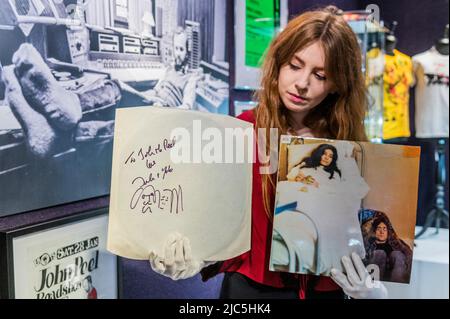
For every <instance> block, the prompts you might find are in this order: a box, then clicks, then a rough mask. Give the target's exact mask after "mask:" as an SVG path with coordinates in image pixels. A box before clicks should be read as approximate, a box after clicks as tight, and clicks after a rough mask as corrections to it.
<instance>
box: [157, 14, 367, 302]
mask: <svg viewBox="0 0 450 319" xmlns="http://www.w3.org/2000/svg"><path fill="white" fill-rule="evenodd" d="M261 86H262V90H260V91H259V92H258V93H257V98H258V106H257V107H256V108H255V109H254V110H252V111H248V112H245V113H243V114H242V115H241V116H240V117H239V118H240V119H242V120H245V121H248V122H251V123H254V125H255V128H256V129H265V130H266V133H265V135H266V136H265V137H266V141H270V130H269V129H270V128H275V129H278V133H279V135H281V134H288V133H289V134H293V135H298V136H305V137H306V136H310V137H311V136H313V137H321V138H334V139H347V140H366V136H365V133H364V126H363V119H364V115H365V111H366V102H367V101H366V91H365V87H364V78H363V75H362V72H361V52H360V48H359V45H358V42H357V39H356V36H355V34H354V33H353V31H352V30H351V28H350V27H349V26H348V24H347V23H346V22H345V20H344V19H343V17H342V16H340V14H339V11H338V10H337V8H336V7H328V8H326V9H324V10H319V11H312V12H306V13H304V14H302V15H300V16H298V17H297V18H295V19H293V20H291V21H290V23H289V24H288V25H287V26H286V28H285V29H284V30H283V31H282V32H281V33H280V34H279V35H278V36H277V37H276V38H275V39H274V41H273V42H272V43H271V45H270V48H269V50H268V52H267V56H266V58H265V61H264V64H263V67H262V82H261ZM266 144H267V146H266V154H267V153H269V152H277V151H278V150H277V149H270V144H271V143H266ZM272 144H274V143H272ZM253 172H254V173H253V194H252V238H251V250H250V251H249V252H247V253H244V254H243V255H241V256H238V257H236V258H233V259H231V260H227V261H224V262H219V263H215V264H214V265H211V266H210V267H208V268H207V269H205V270H204V271H203V272H202V275H203V278H204V280H205V279H207V278H208V277H211V276H213V275H215V274H217V273H218V272H225V276H224V280H223V286H222V292H221V297H222V298H266V297H268V298H298V297H300V298H321V297H332V298H341V297H342V296H343V294H342V290H341V289H340V288H339V286H338V285H337V284H336V283H334V282H333V280H332V279H330V278H328V277H313V276H306V275H293V274H286V273H279V272H270V271H269V257H270V243H271V232H272V212H273V205H274V186H275V181H276V176H274V175H268V174H260V163H259V161H258V159H256V163H254V166H253ZM186 242H187V240H186V239H185V238H183V237H182V236H180V235H176V236H173V237H172V238H171V239H170V240H169V241H168V242H167V245H166V250H165V251H166V255H165V256H155V255H152V256H150V263H151V265H152V268H153V269H154V270H155V271H157V272H159V273H161V274H163V275H166V276H169V277H172V278H186V277H187V276H189V275H193V274H195V273H198V272H199V271H200V269H201V268H202V267H204V266H205V263H204V262H203V261H192V260H191V258H190V254H189V250H190V247H189V245H186ZM358 258H359V257H358ZM354 262H355V263H356V265H355V266H356V269H355V267H354V266H353V263H352V261H351V260H350V258H348V257H345V258H344V259H343V263H344V265H347V267H348V269H350V270H348V273H349V274H352V275H353V274H354V273H355V274H356V273H358V274H359V277H358V278H359V279H358V280H356V279H355V278H357V276H358V275H356V276H351V277H346V276H345V275H344V274H343V273H341V272H333V273H334V274H335V276H336V280H337V281H338V282H339V285H341V286H342V287H343V288H344V291H345V292H346V293H347V294H349V295H351V296H352V297H355V298H358V297H362V296H363V295H366V294H367V290H366V286H365V285H364V284H362V282H363V281H364V280H365V278H366V273H365V272H364V271H363V270H362V269H363V268H364V266H363V265H362V263H361V260H360V259H359V260H358V259H357V258H356V257H354ZM361 265H362V267H361ZM372 291H374V290H373V289H372V290H370V292H371V293H372ZM369 296H371V297H375V296H376V294H375V293H372V294H369Z"/></svg>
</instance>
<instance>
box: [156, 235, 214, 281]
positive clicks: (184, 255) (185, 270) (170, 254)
mask: <svg viewBox="0 0 450 319" xmlns="http://www.w3.org/2000/svg"><path fill="white" fill-rule="evenodd" d="M164 254H165V256H164V258H161V257H159V256H158V255H157V254H156V253H154V252H153V251H152V252H150V256H149V261H150V266H151V267H152V269H153V270H154V271H155V272H157V273H158V274H161V275H163V276H166V277H169V278H171V279H173V280H178V279H187V278H190V277H193V276H195V275H196V274H198V273H199V272H200V270H202V268H203V267H206V266H207V265H210V264H211V262H204V261H198V260H192V255H191V244H190V243H189V239H188V238H187V237H184V236H182V235H180V234H178V233H171V234H170V235H169V238H168V240H167V242H166V245H165V246H164Z"/></svg>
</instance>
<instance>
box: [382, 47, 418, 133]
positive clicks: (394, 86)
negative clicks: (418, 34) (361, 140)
mask: <svg viewBox="0 0 450 319" xmlns="http://www.w3.org/2000/svg"><path fill="white" fill-rule="evenodd" d="M413 84H414V77H413V64H412V59H411V57H409V56H407V55H406V54H403V53H401V52H400V51H398V50H394V55H393V56H391V55H387V54H386V55H385V68H384V97H383V100H384V102H383V104H384V112H383V118H384V123H383V139H385V140H387V139H391V138H399V137H409V136H410V135H411V131H410V128H409V88H410V86H412V85H413Z"/></svg>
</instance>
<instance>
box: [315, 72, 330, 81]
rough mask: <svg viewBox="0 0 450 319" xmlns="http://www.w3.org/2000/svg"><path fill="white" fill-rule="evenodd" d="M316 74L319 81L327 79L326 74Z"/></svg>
mask: <svg viewBox="0 0 450 319" xmlns="http://www.w3.org/2000/svg"><path fill="white" fill-rule="evenodd" d="M315 76H316V79H317V80H319V81H325V80H326V79H327V78H326V76H323V75H321V74H318V73H316V74H315Z"/></svg>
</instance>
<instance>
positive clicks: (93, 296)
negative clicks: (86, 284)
mask: <svg viewBox="0 0 450 319" xmlns="http://www.w3.org/2000/svg"><path fill="white" fill-rule="evenodd" d="M87 299H97V289H95V288H94V287H92V289H91V291H89V293H88V296H87Z"/></svg>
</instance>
